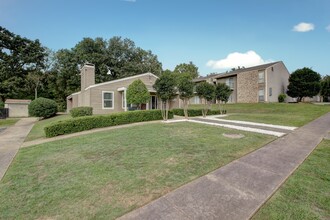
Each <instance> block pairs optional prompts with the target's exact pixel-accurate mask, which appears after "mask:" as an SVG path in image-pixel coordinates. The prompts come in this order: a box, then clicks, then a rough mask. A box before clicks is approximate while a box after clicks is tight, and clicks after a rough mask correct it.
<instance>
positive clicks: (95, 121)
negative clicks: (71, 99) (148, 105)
mask: <svg viewBox="0 0 330 220" xmlns="http://www.w3.org/2000/svg"><path fill="white" fill-rule="evenodd" d="M168 117H169V119H170V118H173V112H171V111H170V112H169V114H168ZM162 119H163V118H162V114H161V111H160V110H144V111H131V112H122V113H114V114H111V115H95V116H83V117H78V118H72V119H67V120H64V121H59V122H56V123H54V124H51V125H49V126H47V127H45V128H44V131H45V134H46V137H55V136H58V135H63V134H71V133H75V132H79V131H85V130H90V129H93V128H103V127H109V126H115V125H123V124H130V123H135V122H142V121H154V120H162Z"/></svg>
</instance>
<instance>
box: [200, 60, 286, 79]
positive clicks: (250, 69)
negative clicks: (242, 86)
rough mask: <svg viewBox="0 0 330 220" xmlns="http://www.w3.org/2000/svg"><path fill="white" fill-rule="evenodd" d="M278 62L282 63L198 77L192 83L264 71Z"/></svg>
mask: <svg viewBox="0 0 330 220" xmlns="http://www.w3.org/2000/svg"><path fill="white" fill-rule="evenodd" d="M280 62H282V61H278V62H273V63H266V64H262V65H258V66H252V67H248V68H241V69H235V70H233V71H230V72H225V73H219V74H212V75H209V76H204V77H198V78H196V79H193V82H202V81H207V80H208V79H210V78H213V79H219V78H225V77H229V76H236V75H237V74H239V73H243V72H248V71H254V70H262V69H266V68H268V67H271V66H273V65H275V64H277V63H280Z"/></svg>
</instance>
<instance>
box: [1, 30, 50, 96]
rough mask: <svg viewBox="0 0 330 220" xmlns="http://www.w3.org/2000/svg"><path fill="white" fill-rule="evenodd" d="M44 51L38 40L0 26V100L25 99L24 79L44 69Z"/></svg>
mask: <svg viewBox="0 0 330 220" xmlns="http://www.w3.org/2000/svg"><path fill="white" fill-rule="evenodd" d="M46 55H47V54H46V50H45V48H44V47H43V46H42V45H41V44H40V42H39V40H34V41H33V40H29V39H27V38H25V37H21V36H20V35H16V34H14V33H12V32H10V31H8V30H7V29H5V28H4V27H1V26H0V98H1V100H2V101H4V100H5V99H7V98H25V97H26V95H27V94H26V86H25V82H26V77H27V76H28V74H29V73H30V74H32V73H38V72H40V71H41V70H42V69H43V68H44V67H45V58H46Z"/></svg>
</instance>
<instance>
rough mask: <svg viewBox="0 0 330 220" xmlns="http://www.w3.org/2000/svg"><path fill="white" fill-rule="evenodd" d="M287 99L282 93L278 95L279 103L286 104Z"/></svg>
mask: <svg viewBox="0 0 330 220" xmlns="http://www.w3.org/2000/svg"><path fill="white" fill-rule="evenodd" d="M285 98H286V95H285V94H283V93H281V94H279V95H278V102H284V101H285Z"/></svg>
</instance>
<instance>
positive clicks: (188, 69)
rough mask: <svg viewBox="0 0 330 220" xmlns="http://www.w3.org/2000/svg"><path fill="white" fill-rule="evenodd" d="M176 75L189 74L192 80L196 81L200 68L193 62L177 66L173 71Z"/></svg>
mask: <svg viewBox="0 0 330 220" xmlns="http://www.w3.org/2000/svg"><path fill="white" fill-rule="evenodd" d="M173 72H174V73H178V74H181V73H189V74H190V75H191V78H192V79H195V78H197V77H198V67H197V66H196V65H195V64H193V62H189V63H188V64H187V63H181V64H179V65H177V66H176V67H175V69H174V71H173Z"/></svg>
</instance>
